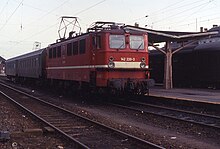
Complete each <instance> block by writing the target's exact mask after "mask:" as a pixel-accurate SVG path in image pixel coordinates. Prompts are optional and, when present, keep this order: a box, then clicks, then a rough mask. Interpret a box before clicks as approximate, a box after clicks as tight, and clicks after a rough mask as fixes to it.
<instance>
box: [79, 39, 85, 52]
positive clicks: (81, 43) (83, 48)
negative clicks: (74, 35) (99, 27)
mask: <svg viewBox="0 0 220 149" xmlns="http://www.w3.org/2000/svg"><path fill="white" fill-rule="evenodd" d="M85 52H86V40H85V39H82V40H80V41H79V53H80V54H84V53H85Z"/></svg>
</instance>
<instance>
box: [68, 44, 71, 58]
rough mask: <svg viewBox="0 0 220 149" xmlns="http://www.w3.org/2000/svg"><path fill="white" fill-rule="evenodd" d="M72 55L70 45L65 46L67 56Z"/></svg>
mask: <svg viewBox="0 0 220 149" xmlns="http://www.w3.org/2000/svg"><path fill="white" fill-rule="evenodd" d="M71 55H72V43H68V44H67V56H71Z"/></svg>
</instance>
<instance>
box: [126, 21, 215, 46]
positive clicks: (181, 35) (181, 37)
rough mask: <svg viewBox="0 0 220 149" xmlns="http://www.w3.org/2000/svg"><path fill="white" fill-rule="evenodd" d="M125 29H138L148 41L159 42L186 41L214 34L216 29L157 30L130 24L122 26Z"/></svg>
mask: <svg viewBox="0 0 220 149" xmlns="http://www.w3.org/2000/svg"><path fill="white" fill-rule="evenodd" d="M124 29H125V30H126V31H140V32H145V33H147V34H148V41H149V42H150V43H160V42H167V41H173V42H174V41H187V40H195V39H200V38H203V37H207V36H211V35H216V34H218V31H208V32H177V31H159V30H152V29H147V28H141V27H136V26H131V25H126V26H124Z"/></svg>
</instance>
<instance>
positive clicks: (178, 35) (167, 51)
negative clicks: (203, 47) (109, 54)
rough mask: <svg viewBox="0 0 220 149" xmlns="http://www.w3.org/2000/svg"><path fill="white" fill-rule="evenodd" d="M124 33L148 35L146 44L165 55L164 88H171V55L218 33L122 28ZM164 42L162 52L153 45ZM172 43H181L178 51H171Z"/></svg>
mask: <svg viewBox="0 0 220 149" xmlns="http://www.w3.org/2000/svg"><path fill="white" fill-rule="evenodd" d="M123 28H124V30H125V32H133V31H135V32H137V31H138V32H143V33H147V34H148V43H149V45H150V46H153V47H154V48H156V49H157V50H159V51H160V52H162V53H163V54H164V55H165V62H164V82H163V83H164V88H165V89H172V88H173V79H172V55H173V54H175V53H176V52H178V51H180V50H181V49H183V48H184V47H186V46H188V45H190V44H193V43H196V42H198V40H199V39H201V38H205V37H209V36H213V35H216V34H218V33H219V32H218V31H208V32H176V31H158V30H151V29H147V28H141V27H136V26H130V25H127V26H124V27H123ZM161 42H166V46H165V48H164V50H162V49H160V48H158V47H156V46H154V43H161ZM172 42H182V46H181V47H180V48H178V49H175V51H174V50H173V49H171V46H170V44H171V43H172Z"/></svg>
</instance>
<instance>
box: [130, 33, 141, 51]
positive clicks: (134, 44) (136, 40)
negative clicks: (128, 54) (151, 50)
mask: <svg viewBox="0 0 220 149" xmlns="http://www.w3.org/2000/svg"><path fill="white" fill-rule="evenodd" d="M130 48H131V49H135V50H143V49H144V37H143V36H134V35H131V36H130Z"/></svg>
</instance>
